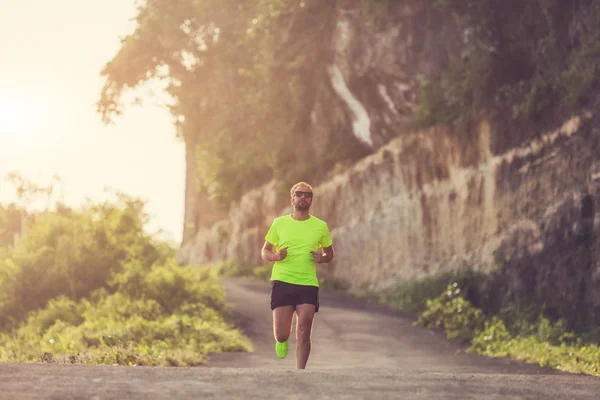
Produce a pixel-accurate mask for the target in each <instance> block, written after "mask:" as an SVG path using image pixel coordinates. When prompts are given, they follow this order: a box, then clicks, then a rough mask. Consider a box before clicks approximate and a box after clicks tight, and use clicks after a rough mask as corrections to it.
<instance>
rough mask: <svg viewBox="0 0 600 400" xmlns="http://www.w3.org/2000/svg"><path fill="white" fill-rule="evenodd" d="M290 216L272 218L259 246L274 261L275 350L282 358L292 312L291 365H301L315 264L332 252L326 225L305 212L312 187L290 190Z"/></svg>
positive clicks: (315, 294)
mask: <svg viewBox="0 0 600 400" xmlns="http://www.w3.org/2000/svg"><path fill="white" fill-rule="evenodd" d="M290 195H291V204H292V206H293V208H294V211H293V213H292V214H291V215H285V216H282V217H279V218H275V220H274V221H273V224H272V225H271V228H270V229H269V231H268V232H267V235H266V236H265V244H264V246H263V248H262V250H261V256H262V258H263V260H265V261H267V262H271V261H275V264H273V271H272V272H271V281H272V284H271V285H272V287H271V310H273V333H274V336H275V341H276V343H275V352H276V353H277V356H278V357H280V358H284V357H285V356H286V355H287V352H288V338H289V336H290V332H291V330H292V319H293V317H294V312H296V368H298V369H305V368H306V363H307V362H308V356H309V354H310V348H311V332H312V324H313V319H314V316H315V313H316V312H318V311H319V281H318V279H317V271H316V264H318V263H327V262H329V261H331V260H332V259H333V256H334V255H335V251H334V249H333V243H332V241H331V235H330V233H329V228H328V227H327V224H326V223H325V222H323V221H321V220H320V219H318V218H316V217H314V216H312V215H310V213H309V210H310V206H311V205H312V201H313V190H312V187H311V186H310V185H309V184H308V183H306V182H299V183H297V184H295V185H294V186H293V187H292V189H291V190H290Z"/></svg>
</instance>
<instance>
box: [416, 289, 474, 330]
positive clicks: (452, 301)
mask: <svg viewBox="0 0 600 400" xmlns="http://www.w3.org/2000/svg"><path fill="white" fill-rule="evenodd" d="M417 323H419V324H422V325H423V326H425V327H427V328H440V329H443V330H444V331H445V332H446V337H447V338H448V339H457V340H460V341H470V340H471V339H472V338H473V335H474V334H475V333H476V332H478V331H479V330H480V329H481V327H482V326H483V323H484V316H483V313H482V311H481V310H479V309H477V308H475V307H473V305H472V304H471V303H469V302H468V301H467V300H465V299H464V298H463V297H462V296H461V295H460V288H459V287H458V285H457V284H456V283H455V284H452V285H448V286H447V287H446V291H445V292H444V293H442V294H441V295H440V296H439V297H438V298H436V299H432V300H427V309H426V310H425V311H423V313H421V315H420V316H419V318H418V320H417Z"/></svg>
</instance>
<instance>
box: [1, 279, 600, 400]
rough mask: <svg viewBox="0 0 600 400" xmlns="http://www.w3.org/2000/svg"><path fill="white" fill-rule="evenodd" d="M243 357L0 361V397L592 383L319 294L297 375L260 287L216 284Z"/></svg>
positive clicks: (434, 394)
mask: <svg viewBox="0 0 600 400" xmlns="http://www.w3.org/2000/svg"><path fill="white" fill-rule="evenodd" d="M225 284H226V290H227V294H228V304H229V306H230V308H231V311H232V313H233V316H234V318H235V319H236V320H237V322H238V323H239V324H240V326H241V327H242V328H243V329H244V330H245V332H246V334H247V335H248V337H250V338H251V339H252V341H253V344H254V347H255V351H254V352H252V353H227V354H219V355H214V356H212V357H210V358H209V363H208V365H207V366H205V367H194V368H157V367H112V366H85V365H59V364H0V399H7V400H8V399H10V400H12V399H52V400H70V399H82V400H83V399H97V400H100V399H169V400H177V399H182V400H187V399H204V398H215V399H280V398H285V399H313V398H316V399H598V398H600V379H599V378H595V377H590V376H584V375H573V374H566V373H561V372H557V371H552V370H549V369H545V368H540V367H536V366H533V365H526V364H522V363H517V362H510V361H508V360H502V359H490V358H484V357H480V356H476V355H472V354H467V353H465V352H464V351H463V350H464V349H461V348H460V347H458V346H457V345H455V344H452V343H449V342H447V341H446V340H445V339H444V337H443V336H442V335H440V334H439V333H434V332H432V331H429V330H427V329H424V328H422V327H418V326H413V324H412V322H413V317H412V316H410V315H403V314H401V313H395V312H391V311H388V310H386V309H384V308H382V307H380V306H377V305H374V304H370V303H368V302H366V301H363V300H357V299H354V298H352V297H351V296H349V295H346V294H340V293H332V292H331V293H327V292H323V293H322V295H321V309H320V311H319V313H318V314H317V316H316V319H315V324H314V327H313V348H312V353H311V357H310V359H309V361H308V365H307V369H306V370H296V369H295V359H294V346H295V340H294V338H293V335H292V337H291V340H290V352H289V354H288V357H287V358H286V359H283V360H280V359H278V358H277V357H276V356H275V351H274V342H273V335H272V321H271V311H270V310H269V306H268V305H269V304H268V303H269V286H268V283H264V282H259V281H253V280H245V279H231V280H228V281H226V282H225Z"/></svg>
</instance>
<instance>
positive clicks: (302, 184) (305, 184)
mask: <svg viewBox="0 0 600 400" xmlns="http://www.w3.org/2000/svg"><path fill="white" fill-rule="evenodd" d="M298 186H306V187H307V188H309V189H310V191H311V192H312V191H313V188H312V186H310V185H309V184H308V183H306V182H298V183H296V184H295V185H294V186H292V189H290V197H294V192H295V191H296V189H298Z"/></svg>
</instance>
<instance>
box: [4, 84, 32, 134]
mask: <svg viewBox="0 0 600 400" xmlns="http://www.w3.org/2000/svg"><path fill="white" fill-rule="evenodd" d="M27 115H28V107H27V102H26V101H25V100H24V99H22V98H19V97H16V96H15V97H10V96H4V95H2V94H1V93H0V138H3V137H13V136H19V135H22V134H24V133H25V132H24V131H25V129H27V127H28V126H27V125H28V124H27Z"/></svg>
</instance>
